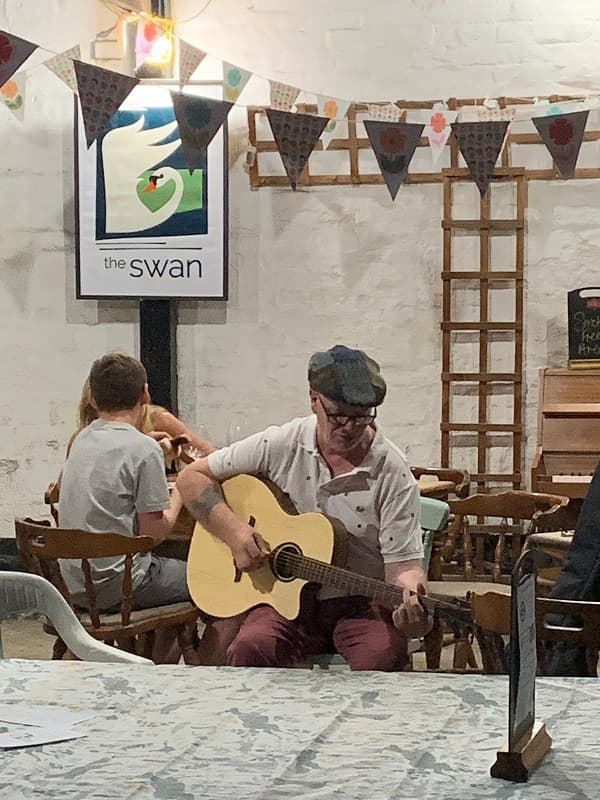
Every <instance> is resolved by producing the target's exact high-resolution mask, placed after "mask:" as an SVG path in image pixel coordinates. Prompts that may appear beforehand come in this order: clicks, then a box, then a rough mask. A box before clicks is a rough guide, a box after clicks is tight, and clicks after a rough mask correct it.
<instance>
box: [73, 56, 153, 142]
mask: <svg viewBox="0 0 600 800" xmlns="http://www.w3.org/2000/svg"><path fill="white" fill-rule="evenodd" d="M74 64H75V75H76V76H77V88H78V90H79V102H80V105H81V116H82V117H83V124H84V127H85V138H86V140H87V146H88V147H91V145H92V143H93V142H94V141H95V140H96V138H97V137H98V136H99V135H100V134H101V133H102V131H103V130H104V129H105V128H106V126H107V125H108V123H109V122H110V118H111V117H112V115H113V114H114V113H115V111H117V109H118V108H119V106H120V105H121V103H122V102H123V101H124V100H125V98H126V97H127V95H128V94H129V93H130V92H131V91H132V89H133V88H134V86H136V85H137V84H138V83H139V81H138V79H137V78H132V77H130V76H129V75H122V74H121V73H120V72H111V70H109V69H104V68H103V67H95V66H94V65H93V64H84V62H83V61H75V62H74Z"/></svg>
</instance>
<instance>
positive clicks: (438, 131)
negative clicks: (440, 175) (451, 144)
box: [423, 108, 458, 164]
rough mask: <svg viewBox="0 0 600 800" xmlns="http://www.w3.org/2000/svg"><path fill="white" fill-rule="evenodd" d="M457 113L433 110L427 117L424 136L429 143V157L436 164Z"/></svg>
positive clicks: (441, 109) (439, 109) (438, 109)
mask: <svg viewBox="0 0 600 800" xmlns="http://www.w3.org/2000/svg"><path fill="white" fill-rule="evenodd" d="M457 114H458V112H457V111H448V109H446V108H433V109H432V110H431V113H430V114H429V115H428V116H429V119H428V120H427V124H426V125H425V130H424V131H423V133H424V135H425V136H426V137H427V139H428V141H429V148H430V150H431V157H432V159H433V163H434V164H436V163H437V162H438V160H439V158H440V156H441V155H442V153H443V152H444V147H445V146H446V143H447V141H448V139H449V138H450V134H451V133H452V127H451V125H452V123H453V122H454V121H455V120H456V115H457Z"/></svg>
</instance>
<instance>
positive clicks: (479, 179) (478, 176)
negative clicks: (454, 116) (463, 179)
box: [452, 120, 509, 197]
mask: <svg viewBox="0 0 600 800" xmlns="http://www.w3.org/2000/svg"><path fill="white" fill-rule="evenodd" d="M508 126H509V123H508V122H505V121H501V120H499V121H497V122H454V123H453V124H452V132H453V133H454V135H455V137H456V141H457V142H458V146H459V148H460V152H461V153H462V157H463V158H464V160H465V161H466V163H467V167H468V168H469V171H470V173H471V177H472V178H473V180H474V181H475V183H476V184H477V188H478V189H479V194H480V195H481V196H482V197H483V196H484V194H485V193H486V192H487V188H488V184H489V182H490V178H491V177H492V175H493V173H494V169H495V167H496V161H497V160H498V156H499V155H500V151H501V150H502V145H503V144H504V139H505V137H506V131H507V130H508Z"/></svg>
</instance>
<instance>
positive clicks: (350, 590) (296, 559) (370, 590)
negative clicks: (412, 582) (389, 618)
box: [285, 553, 403, 607]
mask: <svg viewBox="0 0 600 800" xmlns="http://www.w3.org/2000/svg"><path fill="white" fill-rule="evenodd" d="M285 558H286V560H287V563H288V564H289V567H290V569H291V570H293V573H294V575H295V576H296V577H298V578H302V579H303V580H306V581H310V582H312V583H320V584H322V585H325V586H334V587H335V588H336V589H342V590H343V591H344V592H346V593H347V594H359V595H363V596H364V597H370V598H371V599H372V600H378V601H379V602H381V603H382V604H383V605H386V606H391V607H393V606H399V605H400V604H401V603H402V595H403V590H402V589H400V588H399V587H398V586H392V585H391V584H389V583H385V582H384V581H380V580H377V578H367V577H366V576H365V575H357V574H356V573H355V572H350V570H348V569H343V568H342V567H336V566H334V565H333V564H326V563H325V562H324V561H316V560H315V559H313V558H307V557H306V556H300V555H295V554H293V555H292V554H288V553H286V555H285Z"/></svg>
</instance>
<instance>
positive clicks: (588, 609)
mask: <svg viewBox="0 0 600 800" xmlns="http://www.w3.org/2000/svg"><path fill="white" fill-rule="evenodd" d="M471 613H472V616H473V621H474V622H475V623H476V624H477V625H478V626H479V627H480V628H482V629H483V630H485V631H488V632H490V633H492V634H496V635H497V636H499V637H500V636H509V635H510V596H506V595H504V594H498V593H497V592H486V593H483V594H477V593H473V594H472V595H471ZM549 614H558V615H568V616H569V617H571V618H572V619H573V623H572V624H571V625H569V626H567V625H554V624H552V623H551V622H550V621H549V620H548V619H547V616H548V615H549ZM535 617H536V639H537V643H538V647H537V650H538V672H539V674H540V675H544V674H545V668H546V661H545V650H544V647H543V643H544V642H548V641H550V642H570V643H572V644H578V645H581V646H583V647H585V648H586V651H587V659H586V660H587V663H588V673H589V675H590V677H596V676H597V664H598V649H599V648H600V603H594V602H589V601H584V600H555V599H553V598H550V597H539V596H538V597H536V599H535ZM540 645H542V646H540ZM503 656H504V648H503V647H502V652H499V651H498V650H497V649H496V650H492V651H490V652H488V653H486V654H484V653H483V652H482V657H483V661H484V672H498V671H504V672H506V671H508V664H507V663H506V660H505V658H504V661H503ZM499 665H502V666H503V667H504V669H503V670H499V669H498V666H499Z"/></svg>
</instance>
